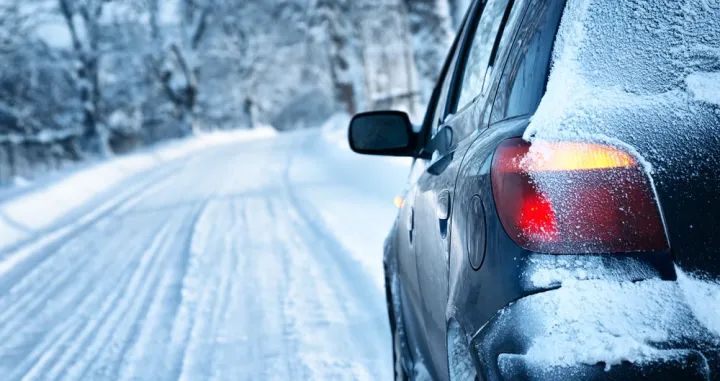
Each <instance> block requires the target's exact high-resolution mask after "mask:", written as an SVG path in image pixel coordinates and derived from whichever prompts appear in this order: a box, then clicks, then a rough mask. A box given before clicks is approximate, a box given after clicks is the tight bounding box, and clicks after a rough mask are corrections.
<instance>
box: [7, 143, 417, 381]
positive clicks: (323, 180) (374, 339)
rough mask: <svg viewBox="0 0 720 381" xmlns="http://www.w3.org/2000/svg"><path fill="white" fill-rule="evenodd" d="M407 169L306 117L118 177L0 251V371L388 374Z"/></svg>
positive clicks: (34, 375)
mask: <svg viewBox="0 0 720 381" xmlns="http://www.w3.org/2000/svg"><path fill="white" fill-rule="evenodd" d="M403 173H404V168H403V166H402V165H401V163H395V162H388V161H382V160H380V159H372V158H362V157H360V156H356V155H352V154H350V153H349V152H346V151H345V150H343V149H340V148H338V147H336V146H334V145H332V144H329V143H328V142H327V141H326V140H325V139H323V138H322V135H321V134H320V133H319V131H306V132H300V133H293V134H287V135H279V136H277V137H269V138H259V139H250V140H239V141H237V142H231V143H228V144H218V145H215V146H212V147H208V148H206V149H203V150H199V151H197V152H195V153H191V154H189V155H186V156H184V157H180V158H177V159H174V160H169V161H167V162H163V163H161V164H158V165H155V166H153V167H152V168H150V169H148V170H144V171H142V172H141V173H139V174H136V175H133V176H130V177H129V178H128V179H125V180H123V181H121V182H119V183H118V184H116V185H114V186H112V188H111V189H110V190H109V191H107V192H104V193H102V195H101V196H98V197H93V198H92V199H91V200H89V201H87V202H84V203H83V204H82V206H80V207H78V208H74V209H73V212H72V213H69V214H68V216H66V217H65V218H64V219H62V218H61V219H59V221H60V222H59V223H57V224H55V225H53V226H52V227H51V228H47V229H43V230H42V233H40V232H30V236H31V237H32V238H31V239H27V240H24V241H22V242H20V243H18V244H14V245H11V246H10V248H9V249H8V248H6V249H1V248H0V379H2V380H272V379H278V380H289V379H311V380H317V379H332V380H340V379H369V380H375V379H390V378H391V370H392V367H391V359H392V356H391V352H390V349H391V346H390V334H389V329H388V326H387V318H386V311H385V308H384V296H383V293H382V289H381V284H382V278H381V256H382V254H381V244H382V240H383V238H384V235H385V233H386V232H387V231H388V229H389V227H390V225H391V224H392V219H393V215H394V213H395V211H394V210H393V206H392V197H393V195H394V192H395V191H397V190H398V187H400V186H402V183H403V180H404V178H403V177H402V174H403ZM52 186H53V185H50V186H49V187H50V188H49V189H52ZM49 194H52V193H51V192H49ZM14 197H15V198H17V196H14ZM58 202H60V201H58ZM0 206H2V204H1V203H0ZM0 214H2V209H0ZM3 218H4V219H5V220H7V221H10V220H12V219H11V218H8V216H7V215H4V216H3ZM15 225H16V227H17V228H18V229H20V230H22V224H21V223H16V224H15ZM2 226H3V225H0V235H2V234H3V233H2V230H1V229H3V227H2ZM9 231H10V230H9V228H8V230H6V232H9ZM32 233H36V234H35V235H32ZM8 234H9V233H8ZM0 238H1V237H0ZM0 240H1V239H0Z"/></svg>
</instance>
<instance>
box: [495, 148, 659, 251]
mask: <svg viewBox="0 0 720 381" xmlns="http://www.w3.org/2000/svg"><path fill="white" fill-rule="evenodd" d="M530 147H531V144H530V143H528V142H526V141H524V140H522V139H520V138H515V139H508V140H505V141H503V142H502V143H501V144H500V146H499V147H498V148H497V151H496V152H495V157H494V158H493V164H492V171H491V176H492V187H493V196H494V198H495V204H496V207H497V211H498V215H499V217H500V221H501V222H502V225H503V227H504V228H505V231H506V232H507V233H508V235H509V236H510V237H511V238H512V239H513V240H514V241H515V242H516V243H517V244H519V245H520V246H522V247H524V248H526V249H528V250H532V251H536V252H542V253H557V254H565V253H620V252H633V251H654V250H665V249H667V248H668V244H667V239H666V237H665V230H664V228H663V223H662V219H661V216H660V210H659V207H658V204H657V201H656V200H655V196H654V193H653V190H652V186H651V184H650V180H649V178H648V176H647V175H646V174H645V172H644V171H643V169H642V168H641V167H640V165H639V164H638V162H637V160H636V159H635V157H633V156H632V155H630V154H629V153H627V152H625V151H623V150H621V149H618V148H615V147H612V146H608V145H603V144H595V143H582V142H536V143H533V145H532V147H533V148H532V149H530Z"/></svg>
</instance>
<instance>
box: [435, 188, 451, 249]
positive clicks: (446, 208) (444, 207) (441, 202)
mask: <svg viewBox="0 0 720 381" xmlns="http://www.w3.org/2000/svg"><path fill="white" fill-rule="evenodd" d="M435 214H436V215H437V218H438V228H439V229H440V237H442V239H445V238H447V233H448V219H449V218H450V191H449V190H447V189H446V190H443V191H442V192H440V193H439V194H438V195H437V200H436V202H435Z"/></svg>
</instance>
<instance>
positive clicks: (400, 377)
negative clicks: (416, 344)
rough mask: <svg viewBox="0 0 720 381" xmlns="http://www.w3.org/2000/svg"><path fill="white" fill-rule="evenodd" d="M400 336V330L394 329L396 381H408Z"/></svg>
mask: <svg viewBox="0 0 720 381" xmlns="http://www.w3.org/2000/svg"><path fill="white" fill-rule="evenodd" d="M401 346H402V344H401V342H400V336H399V335H398V330H397V329H393V370H394V372H395V381H407V380H408V377H407V374H405V368H404V367H403V363H402V358H403V357H402V349H401Z"/></svg>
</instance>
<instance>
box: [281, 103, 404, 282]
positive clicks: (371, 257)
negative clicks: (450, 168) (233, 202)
mask: <svg viewBox="0 0 720 381" xmlns="http://www.w3.org/2000/svg"><path fill="white" fill-rule="evenodd" d="M349 122H350V117H349V116H348V115H345V114H336V115H334V116H333V117H332V118H330V119H329V120H328V121H327V123H325V124H324V125H323V127H322V135H321V136H322V139H321V140H315V139H311V140H308V141H306V142H304V143H301V144H304V145H305V149H303V150H302V152H301V153H300V154H299V155H297V156H296V157H295V159H294V162H293V164H292V166H291V168H290V173H289V179H290V180H291V182H292V183H293V184H301V185H304V184H307V186H303V187H302V188H301V189H299V190H298V192H299V194H300V196H302V197H303V198H304V199H306V200H308V201H309V202H310V203H311V204H312V205H313V209H314V210H315V211H316V212H317V213H318V215H319V217H320V218H322V220H323V221H324V224H325V226H326V227H327V228H328V229H329V230H330V231H332V232H333V234H334V235H335V236H336V237H337V238H338V240H339V241H340V242H341V243H342V245H343V246H344V247H345V249H347V250H348V251H349V252H350V254H351V255H352V257H353V258H354V259H355V260H356V261H357V262H358V264H360V265H361V266H362V267H363V268H364V269H365V270H366V271H367V272H368V273H369V274H370V275H371V277H372V278H373V280H374V282H375V284H376V285H377V287H378V289H379V290H383V289H384V288H383V287H384V284H385V281H384V272H383V268H382V260H381V258H382V250H383V242H384V240H385V237H386V236H387V234H388V233H389V232H390V228H391V227H392V224H393V221H394V220H395V217H396V216H397V209H396V208H395V206H394V205H393V198H394V196H396V195H397V194H398V193H399V192H401V191H402V189H403V187H404V186H405V183H406V179H407V176H408V173H409V170H410V163H411V160H410V159H409V158H395V157H379V156H366V155H358V154H356V153H354V152H352V151H351V150H350V147H349V145H348V141H347V137H348V132H347V129H348V125H349ZM304 153H312V155H307V154H304ZM313 174H315V175H313ZM327 174H331V175H333V176H334V177H335V178H336V179H337V181H338V182H339V183H340V184H344V187H343V190H342V191H341V192H338V188H337V186H335V184H323V183H322V182H320V181H319V178H317V179H315V178H314V177H316V176H317V177H322V176H326V175H327Z"/></svg>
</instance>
